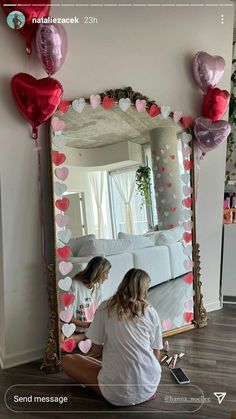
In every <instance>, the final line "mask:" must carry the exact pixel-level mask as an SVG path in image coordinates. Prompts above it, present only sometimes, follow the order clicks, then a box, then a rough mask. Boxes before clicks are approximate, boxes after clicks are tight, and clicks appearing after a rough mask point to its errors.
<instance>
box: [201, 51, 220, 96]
mask: <svg viewBox="0 0 236 419" xmlns="http://www.w3.org/2000/svg"><path fill="white" fill-rule="evenodd" d="M224 69H225V60H224V58H223V57H220V56H218V55H214V56H213V55H210V54H208V53H207V52H203V51H199V52H198V53H197V54H196V55H195V56H194V58H193V75H194V79H195V82H196V83H197V85H198V87H199V88H200V89H201V90H202V91H203V92H204V93H205V92H206V91H207V89H208V88H209V87H214V86H215V85H216V84H218V82H219V81H220V79H221V77H222V76H223V74H224Z"/></svg>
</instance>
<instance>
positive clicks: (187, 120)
mask: <svg viewBox="0 0 236 419" xmlns="http://www.w3.org/2000/svg"><path fill="white" fill-rule="evenodd" d="M181 123H182V125H183V128H185V129H187V128H189V127H191V126H192V125H193V118H192V117H191V116H183V117H182V118H181Z"/></svg>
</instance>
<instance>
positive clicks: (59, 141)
mask: <svg viewBox="0 0 236 419" xmlns="http://www.w3.org/2000/svg"><path fill="white" fill-rule="evenodd" d="M66 140H67V139H66V136H65V135H63V134H60V135H54V137H53V139H52V142H53V144H54V145H55V147H57V148H63V147H65V145H66Z"/></svg>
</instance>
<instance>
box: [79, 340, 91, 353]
mask: <svg viewBox="0 0 236 419" xmlns="http://www.w3.org/2000/svg"><path fill="white" fill-rule="evenodd" d="M91 347H92V342H91V340H90V339H85V340H82V341H80V342H79V343H78V348H79V349H80V350H81V352H83V353H84V354H87V353H88V352H89V351H90V349H91Z"/></svg>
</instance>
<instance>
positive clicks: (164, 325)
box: [161, 319, 171, 330]
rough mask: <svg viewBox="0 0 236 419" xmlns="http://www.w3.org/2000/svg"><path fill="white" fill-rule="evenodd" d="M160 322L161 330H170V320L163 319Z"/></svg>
mask: <svg viewBox="0 0 236 419" xmlns="http://www.w3.org/2000/svg"><path fill="white" fill-rule="evenodd" d="M161 324H162V330H170V329H171V320H170V319H166V320H163V321H162V322H161Z"/></svg>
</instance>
